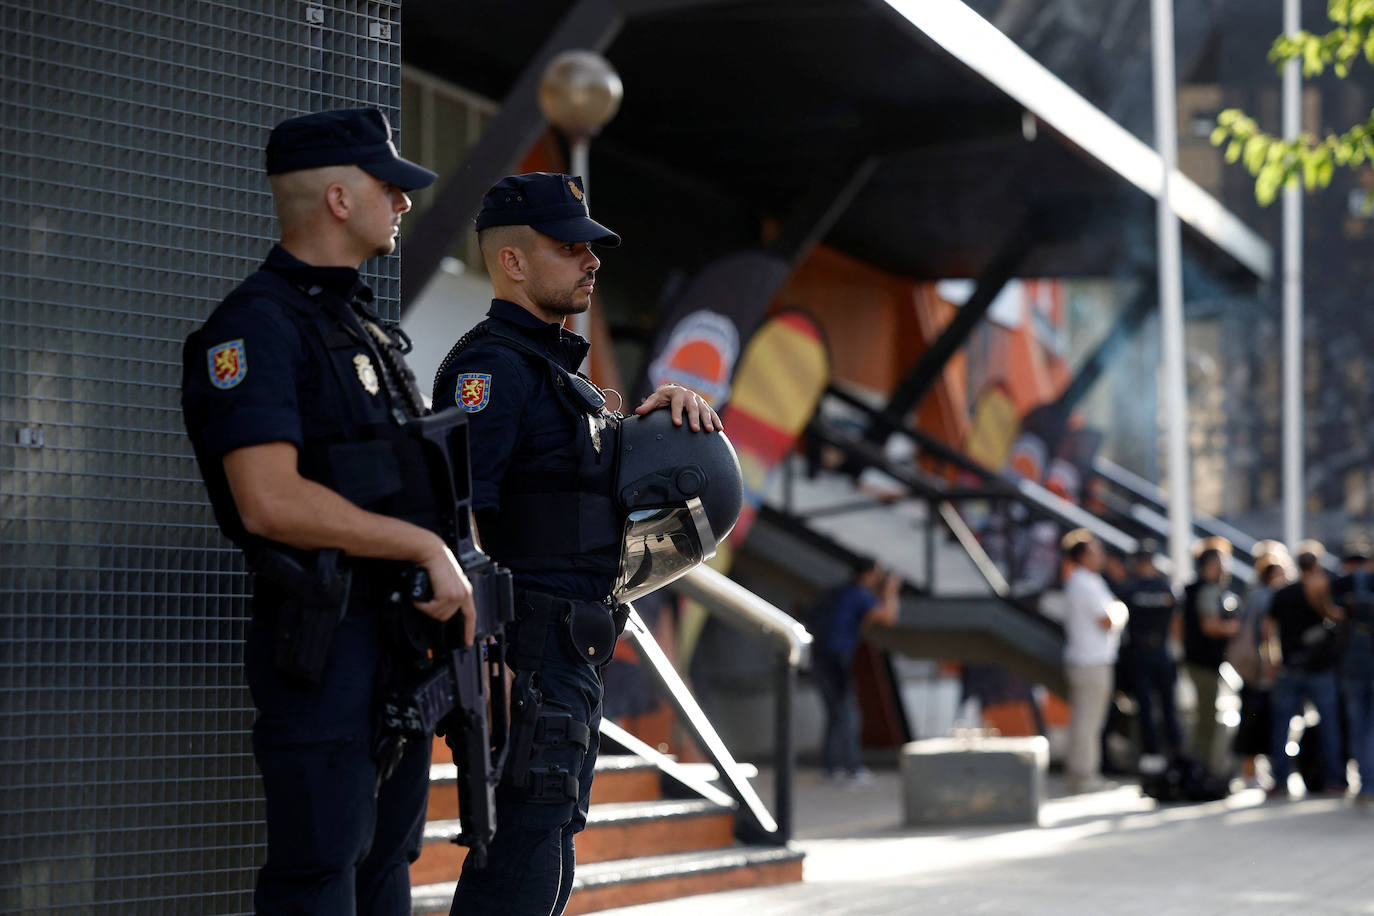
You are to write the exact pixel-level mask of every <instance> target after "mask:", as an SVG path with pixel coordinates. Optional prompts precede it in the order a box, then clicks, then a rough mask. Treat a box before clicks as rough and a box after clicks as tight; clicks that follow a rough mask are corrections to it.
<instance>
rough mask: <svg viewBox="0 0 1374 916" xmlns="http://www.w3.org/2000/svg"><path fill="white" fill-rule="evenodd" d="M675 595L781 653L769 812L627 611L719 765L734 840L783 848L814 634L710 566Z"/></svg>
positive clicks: (656, 669) (669, 691)
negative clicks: (800, 693)
mask: <svg viewBox="0 0 1374 916" xmlns="http://www.w3.org/2000/svg"><path fill="white" fill-rule="evenodd" d="M673 588H674V590H675V591H678V592H680V593H682V594H684V595H687V596H688V597H690V598H693V599H695V600H696V601H698V602H700V603H701V604H702V605H704V606H705V607H706V608H707V609H708V610H709V611H712V612H714V613H716V614H719V615H721V616H722V617H726V618H729V620H730V621H731V622H732V623H733V624H734V625H735V626H736V627H738V628H741V629H744V630H746V631H753V632H754V633H756V634H757V635H759V636H761V637H762V638H763V639H765V640H766V641H768V642H769V643H771V644H772V645H773V647H774V648H775V649H776V650H777V660H778V665H777V675H776V676H777V690H776V697H775V702H776V707H777V711H776V718H775V727H774V735H773V743H774V767H775V772H776V777H775V780H774V783H775V786H774V788H775V793H776V795H775V799H774V813H769V811H768V808H767V807H766V806H765V805H764V803H763V800H762V799H760V798H759V795H758V793H757V792H756V791H754V787H753V786H752V785H750V783H749V780H748V779H747V778H746V777H745V776H744V774H743V773H742V772H741V770H740V767H739V764H738V763H737V762H736V761H735V758H734V756H733V755H732V754H731V753H730V750H729V748H727V747H726V746H725V742H724V741H722V740H721V737H720V734H719V733H718V732H717V731H716V729H715V726H713V725H712V724H711V721H710V720H709V719H708V718H707V717H706V714H705V713H704V712H703V711H702V709H701V706H700V705H699V704H698V703H697V701H696V698H695V697H694V696H692V692H691V691H690V690H689V689H688V688H687V685H686V684H685V683H684V682H683V680H682V677H681V676H680V675H679V674H678V673H677V669H676V668H674V667H673V664H672V662H671V661H669V660H668V657H667V656H666V655H665V654H664V653H663V650H662V649H661V648H660V647H659V645H658V643H657V642H656V641H655V640H654V638H653V636H652V634H651V633H650V632H649V629H648V627H647V626H646V625H645V624H644V621H643V620H642V619H640V617H639V613H638V612H637V611H631V612H630V619H629V624H628V626H626V628H625V635H626V636H627V637H628V638H629V639H630V640H631V641H632V642H633V643H634V645H635V648H636V649H637V650H638V651H639V654H640V657H641V658H642V659H643V660H644V662H645V663H646V664H647V666H648V668H649V671H650V672H651V673H652V674H653V676H654V678H655V680H657V681H658V683H659V685H660V686H661V687H662V688H663V691H664V694H665V695H666V696H667V698H668V702H669V704H670V705H671V706H672V707H673V709H674V710H675V711H676V712H677V715H678V719H679V721H680V722H681V723H682V724H683V726H684V727H685V728H686V729H687V731H688V732H689V733H690V734H691V736H692V738H693V739H694V740H695V741H696V743H697V745H698V746H699V747H701V749H702V750H703V751H704V752H705V754H706V756H707V759H709V760H710V762H711V763H712V765H714V766H715V768H716V772H717V773H719V774H720V780H721V783H722V784H723V786H724V789H725V791H726V792H727V793H728V794H729V795H730V796H731V798H733V799H734V800H735V802H736V804H737V805H738V808H737V811H736V817H735V835H736V837H738V838H739V839H740V840H742V841H745V842H751V843H768V844H773V845H778V846H782V845H785V844H786V843H787V842H788V841H789V840H790V839H791V838H792V828H793V818H792V810H793V798H792V783H793V780H794V777H795V773H796V746H795V740H794V738H793V735H792V706H793V698H794V695H795V693H796V689H797V672H798V670H800V669H801V668H803V667H809V665H810V663H811V634H810V633H808V632H807V631H806V628H805V627H803V626H802V625H801V624H799V623H797V621H796V620H794V619H793V618H792V617H791V616H789V615H788V614H785V613H783V612H782V611H780V610H778V609H777V608H776V607H774V606H773V605H771V604H769V603H768V602H767V601H764V600H763V599H762V598H760V597H759V596H758V595H755V594H754V593H753V592H751V591H749V590H748V589H746V588H744V587H743V586H741V585H739V584H738V583H736V582H733V581H731V580H730V579H728V578H726V577H725V576H723V575H721V574H720V573H718V572H716V571H715V570H713V569H711V568H709V567H706V566H701V567H698V568H697V569H694V570H693V571H692V572H690V573H688V574H687V575H686V576H684V577H683V578H681V579H679V580H677V582H675V583H674V585H673Z"/></svg>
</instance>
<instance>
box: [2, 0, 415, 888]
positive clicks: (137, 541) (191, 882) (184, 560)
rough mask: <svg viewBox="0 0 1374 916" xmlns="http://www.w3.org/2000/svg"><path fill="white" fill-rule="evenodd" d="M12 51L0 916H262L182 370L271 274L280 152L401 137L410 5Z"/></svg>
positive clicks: (60, 31) (226, 581) (273, 5)
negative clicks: (349, 130)
mask: <svg viewBox="0 0 1374 916" xmlns="http://www.w3.org/2000/svg"><path fill="white" fill-rule="evenodd" d="M388 29H389V34H387V30H388ZM0 41H3V43H4V45H3V47H4V50H3V59H2V60H0V66H3V76H2V79H3V90H2V91H3V101H2V102H0V125H3V129H2V130H0V258H2V259H3V263H2V264H0V912H5V913H15V912H23V913H78V912H79V913H90V914H96V913H102V914H103V913H119V914H130V913H178V914H180V913H197V914H199V913H245V912H250V911H251V900H250V889H251V886H252V881H253V871H254V869H255V868H256V867H257V865H258V864H259V862H260V859H261V854H262V848H261V844H262V842H263V840H264V831H263V829H262V827H261V826H260V821H261V813H262V812H261V801H260V795H259V787H258V783H257V777H256V773H255V769H254V765H253V761H252V758H251V756H250V753H249V748H248V735H247V730H248V728H249V725H250V723H251V707H250V702H249V698H248V695H247V690H246V689H245V688H244V687H243V679H242V674H241V670H240V662H241V641H242V637H243V632H244V627H245V617H246V614H247V608H246V604H245V600H244V599H245V593H246V581H245V577H244V575H243V573H242V567H241V563H240V561H239V558H238V557H237V555H236V554H235V552H234V551H232V550H231V549H230V548H229V546H228V544H227V542H225V541H224V540H223V539H222V538H221V537H220V536H219V534H218V533H217V532H216V531H215V530H214V528H213V521H212V519H211V516H210V513H209V509H208V507H207V504H206V501H205V496H204V490H203V487H202V486H201V484H200V481H199V477H198V475H197V472H196V468H195V463H194V461H193V459H192V457H191V452H190V448H189V445H188V443H187V441H186V438H185V435H184V432H183V428H182V422H181V415H180V410H179V406H178V403H179V402H178V386H179V381H180V351H181V342H182V340H183V339H184V338H185V336H186V334H187V333H189V332H190V331H191V330H192V328H193V327H194V326H196V325H197V324H198V323H199V322H200V321H201V320H203V319H204V317H205V316H206V315H207V314H208V313H209V312H210V310H211V309H212V308H213V307H214V305H215V304H216V303H217V302H218V301H219V299H220V298H221V297H222V296H223V295H224V294H225V293H226V292H228V290H229V289H230V288H231V287H232V286H233V285H234V284H235V283H236V282H237V281H238V280H239V279H241V278H242V277H243V276H245V275H246V274H248V273H249V272H251V271H252V269H253V268H254V267H255V266H256V264H257V263H258V262H259V261H260V260H261V259H262V257H263V256H264V255H265V254H266V252H267V248H268V245H269V242H270V239H271V238H272V236H273V234H274V231H275V229H274V224H273V220H272V217H271V212H272V211H271V199H270V195H269V194H268V191H267V183H266V180H265V177H264V176H263V174H262V167H261V164H262V146H263V144H264V142H265V141H266V137H267V130H268V128H270V126H271V125H272V124H273V123H275V122H276V121H278V120H280V119H281V118H283V117H287V116H289V115H292V114H298V113H300V112H302V111H307V110H317V109H321V108H331V107H341V106H353V105H359V104H370V105H376V106H378V107H380V108H382V109H383V110H384V111H386V112H387V114H388V116H389V117H391V118H392V122H393V125H395V124H397V123H398V120H397V114H398V112H397V107H398V105H399V103H400V43H399V42H400V5H399V2H377V0H329V2H328V3H325V2H323V0H320V2H319V3H316V4H312V3H303V2H296V0H195V2H186V0H124V2H119V0H66V2H60V0H37V2H35V0H0ZM372 267H374V268H376V269H378V270H380V273H374V274H373V275H372V276H371V277H370V279H371V281H372V283H373V286H374V288H375V289H376V290H377V293H378V296H379V299H380V302H381V304H382V306H383V312H384V314H386V313H387V310H388V309H389V310H390V314H391V315H392V316H394V315H395V314H396V312H397V311H398V309H397V302H398V292H399V289H398V286H399V279H398V277H399V272H398V270H397V261H396V260H395V259H394V258H391V259H387V260H386V261H385V262H383V263H381V264H380V265H378V264H377V263H376V262H373V263H372Z"/></svg>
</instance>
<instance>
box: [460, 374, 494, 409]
mask: <svg viewBox="0 0 1374 916" xmlns="http://www.w3.org/2000/svg"><path fill="white" fill-rule="evenodd" d="M454 400H455V401H457V403H458V406H459V407H461V408H463V409H464V410H466V411H467V412H468V413H477V411H479V410H481V409H482V408H483V407H486V406H487V402H488V401H490V400H491V373H490V372H464V373H463V374H462V375H460V376H458V387H457V390H456V391H455V392H454Z"/></svg>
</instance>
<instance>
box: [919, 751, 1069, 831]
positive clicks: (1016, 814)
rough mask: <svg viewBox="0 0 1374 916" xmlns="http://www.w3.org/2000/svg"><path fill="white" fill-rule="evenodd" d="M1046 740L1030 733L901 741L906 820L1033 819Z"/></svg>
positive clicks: (980, 821)
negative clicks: (1031, 735)
mask: <svg viewBox="0 0 1374 916" xmlns="http://www.w3.org/2000/svg"><path fill="white" fill-rule="evenodd" d="M1049 761H1050V745H1049V742H1048V741H1047V740H1046V739H1045V738H1044V737H1043V736H1036V737H1033V738H993V737H976V738H930V739H927V740H925V741H911V742H909V743H907V744H905V745H903V746H902V763H901V777H902V801H903V805H904V808H905V814H906V824H907V825H908V826H912V825H918V824H1006V823H1032V824H1034V823H1037V822H1038V821H1039V818H1040V803H1041V802H1042V801H1043V800H1044V798H1045V773H1046V771H1047V770H1048V768H1049Z"/></svg>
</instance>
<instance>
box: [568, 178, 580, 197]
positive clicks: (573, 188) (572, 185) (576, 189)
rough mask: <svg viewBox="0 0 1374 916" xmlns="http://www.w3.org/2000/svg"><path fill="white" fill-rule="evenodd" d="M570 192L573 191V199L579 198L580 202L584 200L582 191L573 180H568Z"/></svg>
mask: <svg viewBox="0 0 1374 916" xmlns="http://www.w3.org/2000/svg"><path fill="white" fill-rule="evenodd" d="M568 190H569V191H572V195H573V197H575V198H577V199H578V200H581V199H582V189H581V188H579V187H578V186H577V182H575V181H573V180H572V179H571V178H569V179H568Z"/></svg>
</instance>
